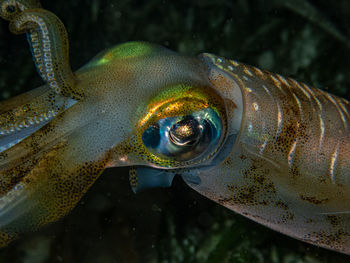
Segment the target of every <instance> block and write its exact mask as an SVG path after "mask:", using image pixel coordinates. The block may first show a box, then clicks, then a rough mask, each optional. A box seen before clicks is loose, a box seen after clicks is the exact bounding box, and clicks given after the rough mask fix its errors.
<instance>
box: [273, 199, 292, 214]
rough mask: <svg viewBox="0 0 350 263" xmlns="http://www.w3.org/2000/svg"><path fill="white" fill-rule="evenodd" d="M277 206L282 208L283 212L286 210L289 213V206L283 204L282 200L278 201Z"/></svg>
mask: <svg viewBox="0 0 350 263" xmlns="http://www.w3.org/2000/svg"><path fill="white" fill-rule="evenodd" d="M275 205H276V206H277V207H279V208H281V209H282V210H286V211H287V210H288V209H289V207H288V205H287V204H285V203H283V202H282V201H281V200H278V201H276V202H275Z"/></svg>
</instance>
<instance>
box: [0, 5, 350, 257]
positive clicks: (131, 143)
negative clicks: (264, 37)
mask: <svg viewBox="0 0 350 263" xmlns="http://www.w3.org/2000/svg"><path fill="white" fill-rule="evenodd" d="M0 16H1V17H2V18H3V19H5V20H8V21H9V23H10V30H11V32H13V33H15V34H22V33H25V34H26V35H27V39H28V42H29V46H30V50H31V52H32V56H33V60H34V63H35V66H36V69H37V71H38V73H39V75H40V76H41V78H42V79H43V81H44V83H45V85H43V86H41V87H39V88H36V89H34V90H32V91H30V92H28V93H25V94H22V95H19V96H17V97H15V98H12V99H9V100H7V101H3V102H1V104H0V246H1V247H4V246H6V245H7V244H9V243H10V242H11V241H12V240H15V239H16V238H18V237H19V236H20V235H21V234H23V233H26V232H29V231H34V230H36V229H39V228H41V227H42V226H44V225H47V224H49V223H52V222H54V221H57V220H58V219H60V218H61V217H63V216H65V215H66V214H67V213H69V211H70V210H71V209H73V208H74V206H75V205H76V204H77V203H78V202H79V200H80V199H81V198H82V196H83V195H84V194H85V192H86V191H87V190H88V189H89V187H90V186H91V185H92V184H93V183H94V182H95V180H96V179H97V178H98V177H99V175H100V174H101V173H102V172H103V171H104V170H105V169H106V168H109V167H122V166H128V167H130V184H131V187H132V190H133V191H134V192H137V191H139V190H142V189H147V188H152V187H169V186H171V183H172V180H173V178H174V176H175V175H179V176H181V177H182V178H183V180H184V181H185V182H186V183H187V185H188V186H189V187H190V188H193V189H194V190H195V191H198V192H199V193H200V194H202V195H204V196H206V197H207V198H209V199H211V200H213V201H215V202H217V203H219V204H221V205H222V206H224V207H227V208H228V209H230V210H232V211H235V212H236V213H239V214H241V215H243V216H245V217H248V218H250V219H251V220H254V221H256V222H258V223H260V224H262V225H265V226H267V227H269V228H271V229H273V230H276V231H278V232H281V233H283V234H286V235H288V236H291V237H294V238H296V239H299V240H302V241H305V242H308V243H311V244H314V245H317V246H320V247H324V248H327V249H331V250H335V251H338V252H341V253H345V254H350V132H349V129H350V127H349V125H350V122H349V121H350V104H349V102H348V101H347V100H345V99H343V98H339V97H337V96H334V95H332V94H329V93H327V92H325V91H322V90H319V89H315V88H313V87H310V86H308V85H306V84H304V83H300V82H298V81H295V80H294V79H291V78H287V77H283V76H281V75H279V74H274V73H270V72H268V71H265V70H261V69H258V68H256V67H253V66H249V65H246V64H243V63H239V62H236V61H234V60H230V59H226V58H223V57H219V56H216V55H213V54H208V53H204V54H200V55H199V56H198V57H189V56H185V55H181V54H177V53H175V52H173V51H170V50H168V49H166V48H163V47H161V46H158V45H155V44H150V43H146V42H128V43H124V44H120V45H117V46H115V47H113V48H110V49H108V50H106V51H103V52H101V53H100V54H98V55H97V56H96V57H95V58H93V59H92V60H91V61H90V62H89V63H87V64H86V65H85V66H83V67H82V68H80V69H79V70H77V71H76V72H73V71H72V70H71V67H70V63H69V53H68V49H69V47H68V46H69V45H68V37H67V32H66V29H65V27H64V25H63V24H62V22H61V21H60V19H59V18H58V17H57V16H55V15H54V14H53V13H51V12H50V11H48V10H45V9H43V8H42V7H41V5H40V3H39V2H38V1H36V0H1V1H0Z"/></svg>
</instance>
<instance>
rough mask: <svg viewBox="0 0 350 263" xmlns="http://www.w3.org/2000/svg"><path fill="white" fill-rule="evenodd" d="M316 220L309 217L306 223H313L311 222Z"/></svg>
mask: <svg viewBox="0 0 350 263" xmlns="http://www.w3.org/2000/svg"><path fill="white" fill-rule="evenodd" d="M313 222H314V220H312V219H311V218H308V219H307V220H306V223H307V224H311V223H313Z"/></svg>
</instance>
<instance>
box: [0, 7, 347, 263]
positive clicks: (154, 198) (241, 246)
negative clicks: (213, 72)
mask: <svg viewBox="0 0 350 263" xmlns="http://www.w3.org/2000/svg"><path fill="white" fill-rule="evenodd" d="M1 2H4V1H0V3H1ZM41 4H42V6H43V8H45V9H47V10H49V11H51V12H53V13H54V14H55V15H57V17H59V18H60V19H61V20H62V22H63V24H64V25H65V27H66V29H67V32H68V38H69V58H70V63H71V67H72V70H73V71H76V70H78V69H79V68H81V67H82V66H83V65H85V64H86V63H87V62H89V61H90V59H92V58H93V57H94V56H95V55H97V54H98V53H100V52H101V51H103V50H105V49H107V48H111V47H113V46H115V45H117V44H121V43H125V42H128V41H147V42H150V43H155V44H159V45H161V46H164V47H166V48H168V49H170V50H173V51H175V52H178V53H181V54H185V55H188V56H197V55H199V54H200V53H204V52H207V53H212V54H215V55H217V56H220V57H225V58H230V59H234V60H235V61H239V62H243V63H246V64H249V65H254V66H256V67H258V68H261V69H266V70H268V71H271V72H276V73H279V74H281V75H282V76H286V77H291V78H293V79H295V80H297V81H300V82H304V83H307V84H309V85H310V86H314V87H316V88H319V89H322V90H324V91H327V92H330V93H332V94H334V95H337V96H339V97H342V98H345V99H348V100H349V99H350V78H349V77H348V74H349V67H350V2H349V1H348V0H338V1H332V2H330V1H326V0H283V1H281V0H192V1H185V0H176V1H172V0H147V1H142V0H137V1H136V0H135V1H132V0H89V1H83V0H74V1H48V0H41ZM8 27H9V23H8V21H5V20H3V19H0V100H1V101H2V100H7V99H9V98H12V97H15V96H17V95H19V94H21V93H24V92H27V91H29V90H32V89H34V88H37V87H39V86H41V85H43V81H42V79H41V78H40V76H39V74H38V73H37V70H36V68H35V64H34V63H33V59H32V54H31V52H30V48H29V46H28V42H27V41H26V37H25V34H20V35H14V34H12V33H11V32H10V30H9V28H8ZM145 66H146V67H147V65H145ZM150 66H151V65H150ZM78 95H79V94H78ZM78 95H77V96H78ZM128 103H131V104H132V101H131V102H128ZM101 136H102V137H103V134H102V135H101ZM213 136H214V135H213ZM0 157H1V156H0ZM183 158H187V157H186V155H185V157H183ZM0 159H1V158H0ZM129 174H130V173H129V168H128V167H121V168H109V169H106V170H105V171H104V172H103V173H102V175H101V176H100V177H99V178H98V179H97V180H96V182H95V183H94V184H93V185H92V186H91V188H90V189H89V190H88V191H87V193H86V194H85V195H84V196H83V197H82V199H81V200H80V201H79V202H78V203H77V205H76V207H75V208H74V209H73V210H72V211H71V212H69V213H68V215H66V216H64V217H63V218H62V219H60V220H58V221H57V222H54V223H52V224H49V225H48V226H45V227H44V228H41V229H39V230H38V231H35V232H33V233H27V234H25V235H23V236H20V238H19V239H17V240H15V241H13V242H12V243H10V244H9V245H8V246H6V247H4V248H1V249H0V263H2V262H6V263H7V262H11V263H17V262H18V263H19V262H25V263H44V262H84V263H85V262H86V263H93V262H97V263H109V262H111V263H112V262H116V263H119V262H121V263H122V262H126V263H134V262H142V263H158V262H159V263H177V262H188V263H195V262H201V263H221V262H227V263H229V262H232V263H236V262H237V263H251V262H254V263H263V262H266V263H333V262H336V263H342V262H350V256H348V255H345V254H341V253H339V252H335V251H331V250H327V249H325V248H321V247H318V246H314V245H311V244H308V243H305V242H302V241H299V240H296V239H294V238H292V237H289V236H286V235H283V234H280V233H278V232H276V231H274V230H271V229H269V228H267V227H265V226H263V225H261V224H258V223H256V222H253V221H252V220H250V219H248V218H246V217H244V216H242V215H239V214H237V213H235V212H234V211H231V210H229V209H228V208H226V207H224V206H222V205H220V204H218V203H216V202H214V201H212V200H210V199H208V198H207V197H205V196H203V195H201V194H200V193H198V192H196V191H195V190H193V189H192V188H191V187H189V186H188V185H187V184H186V183H185V181H184V180H183V179H182V177H180V176H175V177H174V180H173V182H172V185H171V186H170V187H167V188H151V189H145V190H144V191H139V192H138V193H137V194H135V193H134V192H133V189H132V187H131V186H130V181H129ZM44 187H45V185H44ZM0 190H1V189H0ZM0 192H1V191H0ZM347 212H349V211H347ZM0 224H1V222H0Z"/></svg>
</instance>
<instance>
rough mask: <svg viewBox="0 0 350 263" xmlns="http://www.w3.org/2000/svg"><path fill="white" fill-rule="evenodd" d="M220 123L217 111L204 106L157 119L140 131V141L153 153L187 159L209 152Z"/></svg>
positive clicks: (215, 143) (175, 158)
mask: <svg viewBox="0 0 350 263" xmlns="http://www.w3.org/2000/svg"><path fill="white" fill-rule="evenodd" d="M222 125H223V124H222V120H221V118H220V116H219V115H218V113H217V112H216V111H214V110H212V109H210V108H207V109H204V110H201V111H197V112H194V113H192V114H190V115H186V116H178V117H168V118H164V119H161V120H159V121H158V122H156V123H155V124H152V125H151V126H149V127H148V128H147V129H146V130H145V131H144V133H143V134H142V141H143V144H144V145H145V147H146V148H147V149H148V150H149V151H150V152H151V153H153V154H155V155H157V156H160V157H163V158H164V157H165V158H171V159H174V160H177V161H188V160H192V159H195V158H198V157H201V156H203V155H205V154H208V155H209V154H210V153H211V151H212V150H214V149H215V148H216V147H217V146H218V144H219V141H220V138H221V134H222V130H223V127H222Z"/></svg>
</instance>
